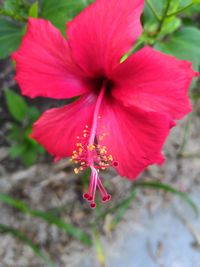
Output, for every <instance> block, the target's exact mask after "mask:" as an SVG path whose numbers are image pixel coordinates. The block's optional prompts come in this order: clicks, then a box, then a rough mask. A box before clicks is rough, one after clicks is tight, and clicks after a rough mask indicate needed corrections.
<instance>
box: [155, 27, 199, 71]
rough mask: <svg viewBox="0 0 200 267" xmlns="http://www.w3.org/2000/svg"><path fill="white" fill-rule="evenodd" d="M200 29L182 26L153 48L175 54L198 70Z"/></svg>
mask: <svg viewBox="0 0 200 267" xmlns="http://www.w3.org/2000/svg"><path fill="white" fill-rule="evenodd" d="M199 44H200V30H198V29H197V28H194V27H183V28H182V29H181V30H180V31H178V32H176V33H174V34H173V35H172V36H171V38H170V40H168V41H166V42H162V43H158V44H156V46H155V48H156V49H158V50H160V51H162V52H164V53H167V54H170V55H173V56H176V57H177V58H179V59H184V60H188V61H191V62H192V63H193V67H194V69H195V70H197V71H198V69H199V67H200V49H199Z"/></svg>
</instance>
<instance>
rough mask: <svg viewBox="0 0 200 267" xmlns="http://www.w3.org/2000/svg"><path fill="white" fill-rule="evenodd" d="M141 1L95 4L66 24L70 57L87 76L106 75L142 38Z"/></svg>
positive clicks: (116, 1) (101, 0) (104, 0)
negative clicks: (140, 36)
mask: <svg viewBox="0 0 200 267" xmlns="http://www.w3.org/2000/svg"><path fill="white" fill-rule="evenodd" d="M143 4H144V1H143V0H109V1H108V0H97V1H95V3H94V4H92V5H90V6H89V7H88V8H86V9H85V10H84V11H83V12H82V13H81V14H80V15H79V16H77V17H76V18H75V19H74V20H72V22H70V23H69V24H67V28H68V29H67V36H68V38H69V43H70V47H71V48H72V54H73V57H74V58H75V59H76V60H77V62H78V63H79V64H80V65H81V66H82V67H83V68H84V69H85V71H87V72H88V74H89V75H100V76H101V75H102V76H103V75H105V74H108V73H109V72H110V70H111V69H112V68H113V67H114V66H115V65H116V64H119V61H120V58H121V57H122V56H123V55H124V54H125V53H126V52H127V51H128V50H129V49H130V48H131V46H132V45H133V43H134V41H135V40H136V38H137V37H138V36H139V35H140V34H141V31H142V28H141V24H140V15H141V12H142V9H143Z"/></svg>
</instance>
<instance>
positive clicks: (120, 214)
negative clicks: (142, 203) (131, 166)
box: [90, 188, 136, 226]
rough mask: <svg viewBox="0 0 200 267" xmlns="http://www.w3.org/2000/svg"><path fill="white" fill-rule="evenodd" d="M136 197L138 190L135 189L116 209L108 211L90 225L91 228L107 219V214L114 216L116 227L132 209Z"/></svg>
mask: <svg viewBox="0 0 200 267" xmlns="http://www.w3.org/2000/svg"><path fill="white" fill-rule="evenodd" d="M135 197H136V189H135V188H134V189H133V190H131V192H130V194H129V196H128V197H127V198H125V199H124V200H122V201H121V202H120V203H118V204H116V205H115V206H114V207H112V208H110V209H107V210H106V211H104V212H102V213H100V214H99V215H98V216H97V217H96V219H95V220H94V221H93V222H92V223H91V224H90V225H91V226H95V225H96V224H98V223H99V222H101V220H102V219H104V218H105V217H106V215H107V214H114V215H115V218H114V221H113V222H114V224H115V225H116V224H117V223H118V222H120V220H121V219H122V218H123V216H124V214H125V212H126V210H127V209H128V208H129V207H130V205H131V203H132V201H133V199H134V198H135Z"/></svg>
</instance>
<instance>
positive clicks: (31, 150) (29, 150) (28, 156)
mask: <svg viewBox="0 0 200 267" xmlns="http://www.w3.org/2000/svg"><path fill="white" fill-rule="evenodd" d="M20 156H21V160H22V162H23V164H24V165H25V166H27V167H29V166H31V165H33V164H34V163H35V162H36V161H37V150H36V147H34V146H33V145H31V146H30V145H29V144H27V146H26V148H25V150H24V151H23V153H22V154H21V155H20Z"/></svg>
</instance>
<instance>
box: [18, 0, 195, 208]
mask: <svg viewBox="0 0 200 267" xmlns="http://www.w3.org/2000/svg"><path fill="white" fill-rule="evenodd" d="M143 5H144V0H123V1H122V0H109V1H108V0H97V1H96V2H95V3H94V4H92V5H90V6H89V7H88V8H86V9H85V10H84V11H83V12H82V13H81V14H80V15H78V16H77V17H76V18H74V19H73V20H72V21H71V22H70V23H68V24H67V40H66V39H64V38H63V36H62V35H61V33H60V32H59V31H58V30H57V29H56V28H55V27H54V26H53V25H52V24H51V23H50V22H48V21H46V20H43V19H29V22H28V28H27V33H26V35H25V37H24V38H23V42H22V44H21V47H20V48H19V50H18V51H17V52H15V53H14V54H13V59H14V60H15V61H16V68H17V70H16V71H17V74H16V77H15V79H16V81H17V82H18V83H19V85H20V87H21V91H22V94H24V95H27V96H29V97H37V96H43V97H50V98H55V99H65V98H72V97H76V96H79V98H78V100H76V101H74V102H73V103H71V104H69V105H67V106H65V107H62V108H54V109H50V110H48V111H46V112H45V113H44V114H43V115H42V116H41V118H40V119H39V120H38V121H37V122H36V123H35V124H34V126H33V133H32V137H33V138H34V139H35V140H37V141H38V142H39V143H40V144H41V145H43V146H44V147H45V148H46V150H47V151H48V152H49V153H50V154H52V155H54V156H56V158H57V159H60V158H65V157H70V156H72V159H73V161H74V162H75V163H76V164H78V167H77V168H75V172H76V173H79V172H80V171H82V170H85V169H86V168H90V169H91V178H90V186H89V189H88V191H87V193H85V194H84V198H85V199H87V200H88V201H89V202H90V203H91V207H92V208H94V207H95V194H96V188H98V189H99V192H100V194H101V196H102V200H103V202H106V201H108V200H109V199H110V195H109V194H108V193H107V191H106V189H105V188H104V186H103V184H102V182H101V179H100V176H99V171H100V170H104V169H106V168H108V167H109V166H113V167H114V168H115V169H116V170H117V172H118V173H119V174H120V175H121V176H126V177H128V178H129V179H135V178H136V176H137V175H138V174H139V173H141V172H142V171H143V170H144V169H145V168H146V167H147V166H149V165H150V164H154V163H157V164H161V163H162V162H163V160H164V157H163V156H162V154H161V150H162V147H163V144H164V142H165V140H166V138H167V136H168V134H169V131H170V128H171V127H172V126H174V125H175V123H174V120H176V119H181V118H182V117H183V116H184V115H186V114H187V113H188V112H190V111H191V104H190V102H189V99H188V89H189V86H190V83H191V80H192V78H193V77H194V76H196V75H197V73H195V72H194V71H193V70H192V68H191V63H189V62H187V61H181V60H177V59H176V58H174V57H171V56H168V55H165V54H163V53H160V52H158V51H155V50H154V49H153V48H151V47H144V48H142V49H141V50H140V51H139V52H136V53H135V54H133V55H131V56H130V57H129V58H128V59H127V60H126V61H125V62H123V63H122V64H120V59H121V57H122V56H123V55H124V54H125V53H126V52H128V50H129V49H130V48H131V47H132V45H133V43H134V42H135V40H136V39H137V37H138V36H139V35H140V34H141V31H142V27H141V24H140V16H141V12H142V9H143Z"/></svg>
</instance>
